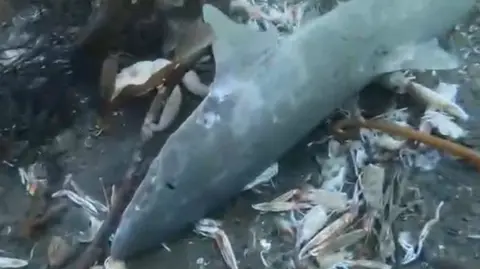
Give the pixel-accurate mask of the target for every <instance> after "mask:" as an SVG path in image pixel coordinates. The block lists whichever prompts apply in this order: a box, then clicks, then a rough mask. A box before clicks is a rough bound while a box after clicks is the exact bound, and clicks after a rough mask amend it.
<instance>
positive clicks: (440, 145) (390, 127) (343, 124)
mask: <svg viewBox="0 0 480 269" xmlns="http://www.w3.org/2000/svg"><path fill="white" fill-rule="evenodd" d="M348 127H356V128H367V129H376V130H379V131H382V132H385V133H387V134H390V135H394V136H401V137H404V138H407V139H411V140H416V141H418V142H421V143H424V144H426V145H429V146H431V147H434V148H436V149H439V150H443V151H445V152H447V153H449V154H451V155H454V156H457V157H460V158H462V159H465V160H467V161H469V162H471V163H472V164H473V165H475V166H476V167H477V169H478V170H479V171H480V155H479V154H478V152H476V151H474V150H472V149H469V148H467V147H465V146H462V145H460V144H457V143H454V142H451V141H448V140H446V139H442V138H439V137H435V136H432V135H430V134H427V133H422V132H419V131H416V130H414V129H412V128H409V127H405V126H400V125H397V124H393V123H389V122H387V121H384V120H358V119H345V120H341V121H339V122H337V123H336V124H335V125H334V128H333V130H334V131H335V132H337V133H339V134H342V133H345V131H344V129H345V128H348Z"/></svg>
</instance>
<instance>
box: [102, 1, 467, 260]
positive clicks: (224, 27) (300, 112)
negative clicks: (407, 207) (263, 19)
mask: <svg viewBox="0 0 480 269" xmlns="http://www.w3.org/2000/svg"><path fill="white" fill-rule="evenodd" d="M474 4H475V0H462V1H452V0H389V1H384V0H352V1H349V2H347V3H342V4H340V5H339V6H338V7H337V8H335V9H334V10H333V11H331V12H329V13H327V14H325V15H323V16H321V17H318V18H315V19H313V20H311V21H309V22H308V23H307V24H305V25H303V26H302V27H300V28H299V29H298V30H297V31H295V32H294V33H293V34H292V35H289V36H286V37H284V38H282V39H279V38H278V34H277V32H276V31H275V30H267V31H266V32H256V31H253V30H251V29H250V28H247V27H246V26H245V25H241V24H236V23H234V22H233V21H231V20H230V19H229V18H228V17H227V16H225V15H224V14H223V13H221V12H220V11H219V10H217V9H216V8H214V7H212V6H210V5H205V6H204V7H203V16H204V20H205V21H206V22H207V23H209V24H211V26H212V27H213V30H214V32H215V35H216V41H215V42H214V44H213V45H212V48H213V53H214V58H215V60H216V76H215V79H214V81H213V83H212V85H211V87H210V93H209V94H208V96H207V97H206V98H205V99H204V100H203V102H202V103H201V104H200V105H199V106H198V108H197V109H196V110H195V111H194V112H193V113H192V114H191V115H190V117H189V118H188V119H187V120H186V121H185V122H184V123H183V124H182V125H181V126H180V127H179V128H178V130H177V131H176V132H174V133H173V134H172V135H171V136H170V138H169V139H168V140H167V142H166V143H165V145H164V147H163V149H162V150H161V151H160V153H159V154H158V156H157V157H156V158H155V160H154V161H153V162H152V164H151V166H150V168H149V171H148V173H147V175H146V176H145V178H144V180H143V182H142V184H141V185H140V187H139V188H138V190H137V191H136V193H135V195H134V197H133V199H132V201H131V202H130V204H129V205H128V207H127V209H126V210H125V212H124V213H123V217H122V220H121V223H120V225H119V228H118V230H117V232H116V234H115V237H114V239H113V243H112V248H111V255H112V257H113V258H114V259H120V260H124V259H128V258H130V257H131V256H133V255H136V254H139V253H141V252H144V251H147V250H151V249H155V248H157V247H160V246H161V244H162V242H165V241H167V240H170V239H172V238H174V237H175V236H178V233H179V232H180V231H182V230H183V229H185V228H186V227H188V225H189V224H193V223H194V222H195V221H198V220H199V219H201V218H202V217H204V216H205V215H206V214H207V213H208V212H209V211H211V210H212V209H214V208H215V207H219V206H221V205H224V204H225V202H226V201H228V200H229V199H231V198H232V197H235V195H238V194H239V193H240V192H241V191H242V189H243V188H244V187H245V185H247V184H248V183H249V182H250V181H251V180H252V179H254V178H255V176H257V175H258V174H260V173H261V172H262V170H264V169H265V168H266V167H267V166H268V165H270V164H271V163H272V162H274V161H275V160H276V159H278V158H279V157H280V156H281V155H282V154H283V153H285V152H286V151H287V150H288V149H289V148H291V147H292V146H293V145H294V144H295V143H296V142H297V141H298V140H299V139H300V138H301V137H303V136H304V135H306V134H307V133H308V132H309V131H310V130H311V129H312V128H313V127H315V126H316V125H317V124H318V123H319V122H320V121H321V120H322V119H325V118H326V117H327V116H328V115H329V114H330V113H331V112H332V111H333V110H334V109H335V108H337V107H339V106H340V105H341V104H342V103H343V102H344V101H345V100H346V99H348V98H349V97H351V96H353V95H354V94H355V93H357V92H358V91H359V90H361V89H362V87H364V86H365V85H366V84H368V83H369V82H370V81H372V79H374V78H376V77H377V76H379V75H381V74H384V73H388V72H393V71H397V70H403V69H451V68H455V67H456V66H457V65H458V63H457V62H455V61H453V60H452V57H450V55H449V54H448V53H446V52H444V51H443V50H442V49H440V48H439V47H438V45H437V43H436V42H435V41H432V39H434V38H435V37H437V36H438V35H441V34H444V33H446V32H447V31H448V30H450V29H451V28H453V26H454V25H455V24H456V23H457V22H460V20H461V19H462V18H463V17H464V16H465V15H467V13H468V12H469V10H471V8H472V7H473V6H474ZM272 28H273V27H270V28H269V29H272Z"/></svg>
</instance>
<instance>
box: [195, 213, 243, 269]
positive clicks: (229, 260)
mask: <svg viewBox="0 0 480 269" xmlns="http://www.w3.org/2000/svg"><path fill="white" fill-rule="evenodd" d="M220 226H221V225H220V223H219V222H218V221H215V220H213V219H201V220H200V221H198V222H197V224H196V225H195V232H196V233H198V234H200V235H203V236H206V237H210V238H213V239H214V240H215V242H216V243H217V245H218V248H219V249H220V253H221V254H222V257H223V260H224V261H225V263H226V264H227V266H228V267H229V268H230V269H238V265H237V259H236V258H235V253H234V252H233V249H232V245H231V244H230V240H229V239H228V236H227V234H226V233H225V232H224V231H223V230H222V229H220Z"/></svg>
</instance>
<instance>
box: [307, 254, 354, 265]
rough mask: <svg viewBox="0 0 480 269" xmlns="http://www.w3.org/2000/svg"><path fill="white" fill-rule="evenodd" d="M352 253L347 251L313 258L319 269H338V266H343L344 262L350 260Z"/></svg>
mask: <svg viewBox="0 0 480 269" xmlns="http://www.w3.org/2000/svg"><path fill="white" fill-rule="evenodd" d="M352 257H353V253H351V252H348V251H339V252H335V253H322V254H319V255H317V256H316V257H315V258H316V260H317V262H318V264H319V265H320V268H321V269H331V268H338V267H337V266H338V265H341V264H343V262H344V261H346V260H350V259H351V258H352Z"/></svg>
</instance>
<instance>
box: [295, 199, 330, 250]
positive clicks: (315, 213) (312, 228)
mask: <svg viewBox="0 0 480 269" xmlns="http://www.w3.org/2000/svg"><path fill="white" fill-rule="evenodd" d="M327 221H328V214H327V210H326V209H325V208H324V207H323V205H316V206H314V207H313V208H312V209H310V210H309V211H308V213H307V214H305V216H304V217H303V219H302V221H301V223H300V225H299V226H300V227H298V230H297V243H296V245H297V247H300V245H301V244H303V242H305V241H307V240H310V239H311V238H312V237H313V236H314V235H315V234H316V233H317V232H318V231H320V230H321V229H322V228H323V227H324V226H325V224H326V223H327Z"/></svg>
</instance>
